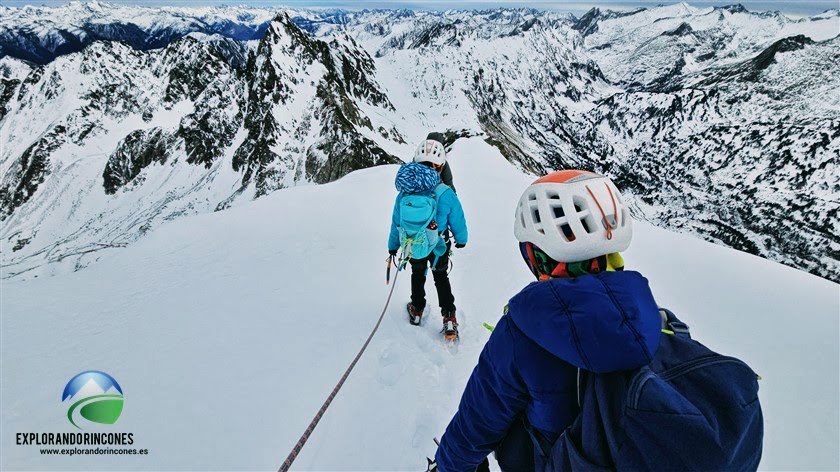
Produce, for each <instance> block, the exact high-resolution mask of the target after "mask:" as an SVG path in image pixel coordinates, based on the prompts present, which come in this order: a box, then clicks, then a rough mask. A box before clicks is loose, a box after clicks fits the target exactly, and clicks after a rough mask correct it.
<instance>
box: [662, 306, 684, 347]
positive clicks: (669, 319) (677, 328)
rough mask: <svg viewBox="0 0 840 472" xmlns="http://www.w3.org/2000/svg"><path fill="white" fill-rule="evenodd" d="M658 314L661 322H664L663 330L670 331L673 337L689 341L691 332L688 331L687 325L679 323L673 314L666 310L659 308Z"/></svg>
mask: <svg viewBox="0 0 840 472" xmlns="http://www.w3.org/2000/svg"><path fill="white" fill-rule="evenodd" d="M659 314H660V315H661V316H662V320H663V321H664V326H665V328H664V329H667V330H668V331H671V332H672V333H674V335H676V336H679V337H681V338H687V339H691V331H689V329H688V325H687V324H685V323H683V322H682V321H680V319H679V318H677V315H675V314H674V312H672V311H671V310H669V309H667V308H660V309H659Z"/></svg>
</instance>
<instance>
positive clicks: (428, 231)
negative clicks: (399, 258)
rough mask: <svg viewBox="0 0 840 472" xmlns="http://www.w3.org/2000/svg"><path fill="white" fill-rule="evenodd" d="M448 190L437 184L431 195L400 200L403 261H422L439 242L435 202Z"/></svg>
mask: <svg viewBox="0 0 840 472" xmlns="http://www.w3.org/2000/svg"><path fill="white" fill-rule="evenodd" d="M447 190H449V187H448V186H446V185H445V184H438V186H437V187H435V191H434V193H432V194H410V195H403V196H402V199H401V200H400V224H399V226H398V227H397V230H398V231H399V233H400V248H402V254H403V259H423V258H424V257H428V256H429V254H431V253H432V251H433V250H434V249H435V246H437V245H438V242H439V241H440V235H439V234H438V228H437V223H436V222H435V216H437V202H438V199H439V198H440V196H441V195H443V192H445V191H447Z"/></svg>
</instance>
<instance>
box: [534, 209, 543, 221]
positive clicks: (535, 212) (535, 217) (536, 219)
mask: <svg viewBox="0 0 840 472" xmlns="http://www.w3.org/2000/svg"><path fill="white" fill-rule="evenodd" d="M533 215H534V223H542V220H541V219H540V211H539V210H537V209H536V208H534V209H533Z"/></svg>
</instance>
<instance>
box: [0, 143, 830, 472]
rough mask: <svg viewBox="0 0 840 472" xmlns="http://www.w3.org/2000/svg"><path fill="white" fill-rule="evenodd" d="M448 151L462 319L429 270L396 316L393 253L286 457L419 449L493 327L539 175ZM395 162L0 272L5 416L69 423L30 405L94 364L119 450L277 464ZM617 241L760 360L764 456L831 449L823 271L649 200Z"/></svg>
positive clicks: (733, 347)
mask: <svg viewBox="0 0 840 472" xmlns="http://www.w3.org/2000/svg"><path fill="white" fill-rule="evenodd" d="M451 155H452V156H453V158H452V161H451V163H452V166H453V174H454V177H455V181H456V184H457V185H458V195H459V198H460V199H461V200H462V202H463V205H464V210H465V212H466V217H467V222H468V225H469V228H470V243H469V245H468V246H467V247H466V248H465V249H463V250H456V252H455V255H454V256H453V263H454V267H453V270H452V273H451V279H452V286H453V293H454V295H455V303H456V305H457V307H458V320H459V322H460V332H461V341H460V342H459V344H457V345H456V346H453V347H452V348H448V347H447V346H446V345H445V344H444V343H443V341H442V340H441V335H440V333H439V332H438V331H439V329H440V326H439V325H440V318H439V312H438V309H437V299H436V297H435V295H434V293H435V291H434V289H432V288H431V286H432V285H431V284H432V282H431V281H428V282H427V284H428V285H427V289H428V293H429V301H428V305H429V306H430V307H431V308H430V309H429V310H428V312H427V314H426V319H425V320H424V324H423V325H422V326H420V327H414V326H410V325H409V324H408V322H407V320H406V315H405V307H404V303H405V302H406V301H407V299H408V297H409V291H410V284H409V283H408V282H409V277H408V275H409V274H408V273H407V272H402V273H400V274H399V276H398V278H397V280H396V284H397V286H396V288H395V293H394V297H393V299H392V302H391V305H390V307H389V309H388V311H387V312H386V315H385V319H384V320H383V323H382V325H381V327H380V329H379V332H378V333H377V335H376V336H375V337H374V338H373V340H372V342H371V344H370V346H369V347H368V349H367V351H366V353H365V354H364V355H363V356H362V358H361V359H360V361H359V363H358V364H357V366H356V368H355V370H354V371H353V373H352V374H351V376H350V377H349V378H348V380H347V383H346V384H345V386H344V388H343V389H342V390H341V392H340V393H339V394H338V396H337V397H336V398H335V401H334V402H333V404H332V405H331V406H330V408H329V410H328V411H327V413H326V415H325V416H324V417H323V419H322V421H321V422H320V424H319V425H318V427H317V428H316V429H315V431H314V433H313V435H312V437H311V438H310V440H309V442H308V443H307V444H306V446H305V447H304V448H303V450H302V452H301V455H300V456H299V457H298V459H297V461H296V462H295V464H294V468H295V469H299V470H382V471H384V470H422V467H424V466H425V459H424V458H425V457H426V456H429V455H431V454H433V452H434V443H433V442H432V437H434V436H438V437H440V435H441V433H442V432H443V430H444V428H445V427H446V424H447V423H448V421H449V420H450V418H451V417H452V415H453V414H454V412H455V410H456V408H457V406H458V400H459V399H460V396H461V393H462V392H463V388H464V385H465V383H466V381H467V379H468V377H469V375H470V373H471V371H472V369H473V367H474V366H475V363H476V361H477V359H478V356H479V353H480V351H481V348H482V347H483V345H484V343H485V342H486V340H487V338H488V337H489V335H490V333H489V332H488V331H487V330H486V329H485V328H484V327H482V323H483V322H487V323H489V324H491V325H495V324H496V322H497V320H498V319H499V317H501V315H502V309H503V306H504V305H505V304H506V303H507V301H508V300H509V298H510V297H512V296H513V295H514V294H516V293H517V292H518V291H519V290H521V289H522V288H523V287H524V286H525V285H526V284H528V283H530V282H531V281H533V277H532V276H531V275H530V273H529V271H528V269H527V268H526V267H525V264H524V263H523V261H522V258H521V256H520V254H519V251H518V247H517V245H516V241H515V239H514V237H513V234H512V232H513V229H512V226H513V224H512V222H513V213H514V210H515V207H516V203H517V201H518V198H519V196H520V194H521V192H522V190H523V189H524V188H525V187H526V186H527V185H528V184H529V183H530V182H531V181H532V180H533V177H532V176H529V175H527V174H524V173H521V172H519V171H517V170H516V169H515V167H513V166H512V165H510V164H509V163H508V162H506V161H505V159H504V158H503V156H502V155H501V154H500V153H499V152H498V150H497V149H496V148H494V147H492V146H490V145H488V144H487V143H485V142H484V141H483V140H482V139H481V138H479V137H474V138H471V139H468V140H463V139H462V140H458V141H457V142H456V143H455V145H454V147H453V149H452V151H451ZM396 170H397V167H396V166H380V167H377V168H373V169H365V170H361V171H357V172H353V173H351V174H349V175H348V176H346V177H344V178H342V179H340V180H338V181H336V182H333V183H330V184H327V185H323V186H318V187H315V186H301V187H296V188H292V189H287V190H284V191H281V192H274V193H272V194H270V195H267V196H265V197H263V198H260V199H258V200H256V201H249V202H246V203H243V204H242V205H239V206H236V207H234V208H232V209H230V210H228V211H224V212H215V213H209V214H200V215H193V216H188V217H184V218H181V219H178V220H176V221H172V222H170V223H167V224H165V225H162V226H161V227H159V228H158V229H156V230H155V231H153V232H151V233H150V234H149V235H148V237H146V238H143V239H142V240H140V241H138V242H137V243H136V244H134V245H132V246H130V247H128V248H126V249H125V250H123V251H119V252H116V253H114V254H113V255H112V257H108V258H103V260H102V261H101V262H100V263H98V264H95V265H92V266H91V267H89V268H87V269H85V270H83V271H79V272H76V273H69V274H62V275H57V276H55V277H47V278H39V279H35V280H26V281H21V280H11V281H10V280H3V281H0V288H2V291H3V302H2V303H3V307H2V308H3V316H2V321H0V322H1V323H2V326H0V333H2V336H3V338H2V342H0V359H2V367H3V368H2V369H1V370H0V375H2V384H3V402H2V406H0V408H2V417H3V421H2V423H0V424H1V425H2V426H0V428H2V434H3V437H12V436H13V434H14V433H15V432H19V431H29V430H32V429H35V430H44V431H65V429H62V428H72V427H71V426H70V425H69V424H68V423H67V421H66V418H65V411H64V410H61V409H60V407H56V408H46V407H44V405H54V404H56V403H57V401H56V397H57V394H58V393H59V392H60V388H61V387H62V386H63V385H64V384H65V382H66V381H67V378H68V376H69V375H73V374H74V373H76V372H78V371H79V369H80V368H81V367H80V366H82V365H85V366H87V365H90V366H97V368H101V369H102V370H104V371H106V372H108V373H110V374H112V375H114V376H115V377H117V378H118V379H119V381H120V382H121V385H122V387H123V389H124V393H125V396H126V406H125V409H124V411H123V414H122V416H121V418H120V420H119V423H118V425H117V426H118V427H119V430H125V431H131V432H133V433H134V434H135V439H136V441H137V447H148V448H149V449H150V451H151V454H149V455H148V456H143V457H140V456H138V457H134V458H132V463H131V465H132V466H133V467H136V468H137V469H143V470H164V469H165V470H182V469H190V470H194V469H201V470H233V469H235V470H257V469H259V470H273V469H276V468H277V467H278V466H279V464H280V463H281V462H282V461H283V459H284V458H285V456H286V454H287V453H288V452H289V450H290V449H291V447H292V446H293V445H294V444H295V442H296V441H297V439H298V437H299V436H300V434H301V433H302V432H303V430H304V428H305V427H306V426H307V425H308V423H309V421H310V420H311V419H312V416H313V415H314V414H315V413H316V412H317V410H318V408H319V407H320V406H321V403H322V402H323V400H324V398H325V397H326V395H327V394H328V393H329V392H330V390H331V389H332V388H333V386H334V385H335V383H336V381H337V380H338V379H339V378H340V376H341V375H342V373H343V372H344V370H345V369H346V368H347V365H348V363H349V362H350V360H352V358H353V356H354V355H355V354H356V352H357V351H358V349H359V347H360V346H361V345H362V343H363V342H364V340H365V339H366V338H367V336H368V334H369V332H370V330H371V328H372V327H373V325H374V323H375V322H376V319H377V317H378V315H379V313H380V310H382V308H383V304H384V302H385V298H386V296H387V294H388V290H389V289H390V287H388V286H386V285H385V284H384V278H385V274H384V269H385V267H384V264H383V260H384V258H385V256H386V255H387V254H386V252H385V241H386V239H387V228H388V221H387V219H388V215H390V212H391V207H392V205H393V198H394V197H395V195H396V191H395V189H394V187H393V180H394V174H395V172H396ZM348 207H350V208H353V209H354V211H351V212H348V211H347V208H348ZM313 211H318V212H319V214H320V215H321V218H314V219H313V218H312V212H313ZM277 215H282V217H281V218H278V217H277ZM335 228H342V229H343V231H342V234H341V238H340V241H338V240H337V239H336V236H335ZM348 248H352V250H348ZM625 258H626V261H627V267H628V269H630V270H638V271H639V272H641V273H642V274H643V275H644V276H645V277H647V278H648V280H649V281H650V285H651V289H652V291H653V294H654V296H655V297H656V300H657V302H658V303H659V304H660V305H661V306H665V307H668V308H670V309H672V310H673V311H674V312H675V313H677V314H678V315H679V316H680V317H681V318H682V319H683V320H684V321H685V322H686V323H688V324H689V325H690V327H691V330H692V335H693V336H694V337H695V338H697V339H699V340H700V341H701V342H703V343H704V344H706V345H707V346H709V347H710V348H711V349H714V350H717V351H719V352H722V353H725V354H729V355H733V356H736V357H739V358H741V359H743V360H744V361H746V362H747V363H749V364H750V366H752V367H753V368H754V369H755V371H756V372H757V373H759V374H760V375H761V377H762V380H761V381H760V391H759V395H760V399H761V403H762V409H763V412H764V416H765V427H766V430H765V442H764V452H763V457H762V463H761V469H762V470H803V469H804V470H835V469H837V468H838V467H840V457H838V451H837V448H836V447H834V446H835V445H836V444H837V443H838V438H840V425H839V424H838V418H837V415H834V414H833V413H834V412H836V411H837V405H838V399H840V392H838V381H840V379H839V378H838V375H840V374H838V373H840V365H838V359H840V353H839V352H838V343H837V332H838V329H840V325H838V323H840V321H838V317H837V313H838V309H840V307H839V306H838V301H840V299H838V290H840V287H838V285H837V284H835V283H832V282H829V281H827V280H823V279H820V278H818V277H815V276H813V275H809V274H806V273H804V272H801V271H798V270H795V269H792V268H789V267H784V266H782V265H780V264H776V263H774V262H772V261H767V260H764V259H761V258H758V257H755V256H751V255H749V254H744V253H742V252H738V251H734V250H732V249H729V248H725V247H720V246H717V245H714V244H710V243H707V242H705V241H701V240H699V239H697V238H694V237H691V236H687V235H680V234H675V233H673V232H669V231H665V230H662V229H659V228H656V227H654V226H652V225H649V224H646V223H644V222H636V223H634V240H633V243H632V245H631V247H630V250H629V251H627V252H626V253H625ZM393 275H394V274H393V273H392V277H393ZM348 281H352V283H351V282H348ZM805 318H807V322H805V321H804V319H805ZM103 333H104V334H105V335H103ZM115 353H118V355H115ZM313 359H317V360H318V362H315V363H314V362H313ZM803 359H807V362H804V361H803ZM47 366H48V368H46V367H47ZM220 372H222V373H223V375H222V376H221V377H220ZM33 385H40V386H43V387H44V388H36V389H33V388H32V386H33ZM49 386H52V388H47V387H49ZM185 398H188V399H189V405H190V406H189V408H185V407H184V399H185ZM803 398H806V399H807V401H803V400H802V399H803ZM23 412H25V413H26V414H22V413H23ZM36 428H37V429H36ZM220 445H221V446H220ZM371 445H375V446H376V447H370V446H371ZM33 452H34V451H32V450H28V449H27V448H25V447H10V448H7V449H6V450H4V453H3V454H2V455H0V467H2V468H3V469H4V470H5V469H25V468H31V467H37V468H44V469H54V468H60V469H63V470H100V469H107V470H115V469H121V468H124V467H126V463H125V458H124V457H118V456H83V455H80V456H76V457H74V458H73V461H67V460H66V459H64V460H62V458H60V457H51V456H47V455H38V454H37V453H35V454H34V455H33V454H32V453H33Z"/></svg>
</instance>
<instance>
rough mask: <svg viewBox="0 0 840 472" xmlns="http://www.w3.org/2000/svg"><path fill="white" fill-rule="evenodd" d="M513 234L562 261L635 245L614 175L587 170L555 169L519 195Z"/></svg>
mask: <svg viewBox="0 0 840 472" xmlns="http://www.w3.org/2000/svg"><path fill="white" fill-rule="evenodd" d="M513 232H514V234H515V235H516V239H518V240H519V242H521V243H526V242H528V243H531V244H533V245H535V246H537V247H538V248H540V249H541V250H542V251H543V252H545V253H546V254H547V255H548V256H549V257H551V258H552V259H554V260H555V261H557V262H578V261H585V260H587V259H592V258H595V257H598V256H602V255H605V254H612V253H614V252H621V251H624V250H626V249H627V248H628V247H629V246H630V239H631V238H632V237H633V225H632V220H631V217H630V211H629V210H628V209H627V205H626V204H625V202H624V199H623V198H622V196H621V193H620V192H619V191H618V189H617V188H616V187H615V184H613V183H612V181H611V180H610V179H609V178H607V177H605V176H603V175H600V174H595V173H593V172H587V171H583V170H561V171H556V172H552V173H550V174H548V175H546V176H544V177H541V178H539V179H537V180H535V181H534V183H532V184H531V185H530V186H529V187H528V188H526V189H525V192H524V193H523V194H522V197H521V198H520V199H519V205H518V206H517V207H516V221H515V222H514V229H513Z"/></svg>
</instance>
